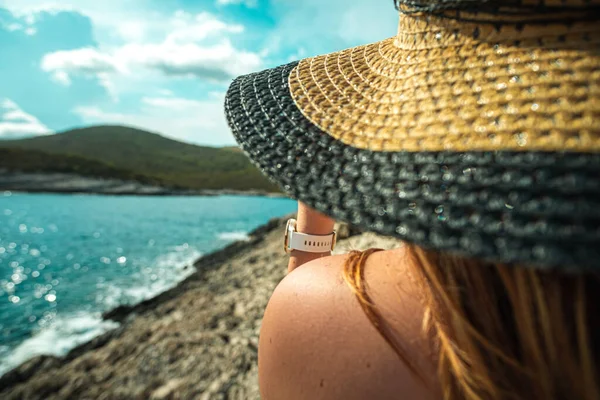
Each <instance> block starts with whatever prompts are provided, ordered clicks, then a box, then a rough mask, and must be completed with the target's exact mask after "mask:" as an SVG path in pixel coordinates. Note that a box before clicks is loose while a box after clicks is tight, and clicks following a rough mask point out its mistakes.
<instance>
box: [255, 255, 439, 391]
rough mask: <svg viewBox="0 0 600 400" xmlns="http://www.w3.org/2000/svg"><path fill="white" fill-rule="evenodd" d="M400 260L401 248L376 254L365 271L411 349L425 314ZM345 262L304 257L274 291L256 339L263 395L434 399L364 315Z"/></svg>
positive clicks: (378, 302)
mask: <svg viewBox="0 0 600 400" xmlns="http://www.w3.org/2000/svg"><path fill="white" fill-rule="evenodd" d="M402 259H403V255H402V250H394V251H386V252H381V253H375V254H374V255H373V256H372V257H371V258H370V259H369V261H368V262H367V266H366V275H367V282H368V283H369V285H370V287H371V288H372V292H373V296H374V300H375V303H376V305H377V306H378V307H381V311H382V312H383V313H384V316H386V320H387V319H388V317H389V320H390V323H391V324H392V326H393V327H394V328H396V329H395V330H396V331H398V332H400V333H399V335H400V337H399V340H400V341H404V342H406V343H407V346H408V348H409V349H410V348H415V347H418V344H415V343H419V338H417V337H416V336H419V334H420V329H419V326H420V321H421V317H422V313H421V312H420V311H419V309H418V302H417V301H415V300H414V296H412V295H411V293H410V285H409V286H408V287H405V288H403V286H406V282H404V277H403V272H402V271H403V268H402V265H401V263H402ZM345 261H346V256H333V257H327V258H322V259H319V260H316V261H313V262H311V263H308V264H305V265H303V266H302V267H300V268H298V269H296V270H295V271H294V272H292V273H291V274H289V275H288V276H287V277H286V278H285V279H284V280H283V281H282V282H281V283H280V285H279V286H278V287H277V289H276V290H275V292H274V294H273V296H272V298H271V300H270V302H269V305H268V307H267V310H266V312H265V316H264V320H263V326H262V330H261V338H260V346H259V369H260V384H261V392H262V396H263V398H264V399H266V400H270V399H290V400H293V399H346V400H352V399H371V398H377V399H392V398H393V399H398V398H410V399H412V398H420V399H426V398H430V397H431V395H430V389H428V388H426V387H425V385H424V384H423V383H422V382H421V381H419V380H418V379H417V378H416V377H415V376H414V375H413V374H412V373H411V372H410V370H409V368H408V367H407V366H406V365H405V364H404V363H403V362H402V361H400V359H399V357H398V355H397V354H396V353H395V352H393V351H392V349H391V348H390V347H389V345H388V344H387V343H386V341H385V340H384V339H383V338H382V337H381V336H380V335H379V333H378V332H377V330H376V329H375V327H374V326H373V325H372V324H371V322H370V321H369V320H368V318H367V317H366V316H365V314H364V312H363V310H362V309H361V307H360V305H359V303H358V302H357V300H356V299H355V297H354V294H353V293H352V291H351V290H350V288H349V287H348V286H347V284H346V283H345V282H344V280H343V266H344V263H345ZM398 328H400V329H398ZM419 351H420V349H416V348H415V354H418V353H419Z"/></svg>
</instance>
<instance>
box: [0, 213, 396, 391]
mask: <svg viewBox="0 0 600 400" xmlns="http://www.w3.org/2000/svg"><path fill="white" fill-rule="evenodd" d="M286 220H287V218H278V219H273V220H271V221H269V222H268V223H267V224H265V225H263V226H261V227H259V228H257V229H256V230H254V231H253V232H251V233H250V234H249V239H248V240H247V241H239V242H234V243H232V244H230V245H228V246H226V247H225V248H223V249H221V250H218V251H215V252H213V253H210V254H208V255H205V256H203V257H201V258H200V259H199V260H197V261H196V262H195V263H194V267H195V268H196V271H195V272H194V273H193V274H192V275H191V276H189V277H188V278H186V279H185V280H183V281H182V282H180V283H179V284H178V285H177V286H175V287H174V288H172V289H170V290H167V291H166V292H163V293H162V294H159V295H157V296H155V297H154V298H151V299H149V300H146V301H143V302H141V303H139V304H137V305H134V306H120V307H117V308H115V309H113V310H111V311H109V312H107V313H105V314H104V319H106V320H112V321H116V322H118V323H120V326H119V327H118V328H116V329H114V330H112V331H109V332H107V333H105V334H103V335H101V336H99V337H96V338H95V339H92V340H91V341H89V342H88V343H85V344H82V345H80V346H78V347H76V348H74V349H73V350H71V351H70V352H69V353H68V354H67V355H66V356H64V357H61V358H58V357H53V356H38V357H35V358H33V359H31V360H29V361H27V362H25V363H24V364H22V365H20V366H19V367H17V368H15V369H13V370H11V371H9V372H7V373H6V374H5V375H3V376H2V377H0V398H3V399H20V398H28V399H70V398H110V399H120V398H123V399H125V398H127V399H129V398H152V399H168V398H199V399H211V398H233V399H254V398H259V392H258V380H257V373H258V370H257V347H258V333H259V330H260V323H261V321H262V313H263V311H264V308H265V307H266V304H267V302H268V299H269V297H270V295H271V293H272V291H273V290H274V288H275V287H276V285H277V284H278V283H279V281H280V280H281V279H282V278H283V277H284V275H285V271H286V266H287V256H286V255H285V254H283V252H282V251H281V231H282V230H283V229H284V226H285V221H286ZM338 231H339V232H340V237H341V238H342V240H341V241H340V243H339V247H338V250H337V251H336V252H338V253H339V252H344V251H347V250H348V249H361V248H369V247H382V248H391V247H395V246H397V245H398V241H396V240H395V239H390V238H382V237H379V236H377V235H374V234H371V233H360V232H357V231H355V230H353V229H351V228H349V227H348V226H341V227H339V228H338ZM344 238H346V239H344Z"/></svg>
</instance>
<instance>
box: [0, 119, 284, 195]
mask: <svg viewBox="0 0 600 400" xmlns="http://www.w3.org/2000/svg"><path fill="white" fill-rule="evenodd" d="M2 149H4V150H2ZM8 149H11V151H10V152H9V151H8ZM0 151H2V152H0V168H9V169H18V170H23V171H42V172H44V171H48V172H77V173H80V174H82V175H86V176H100V177H111V178H119V179H134V180H137V181H141V182H144V183H160V184H163V185H167V186H173V187H178V188H186V189H234V190H251V189H257V190H265V191H271V192H273V191H278V189H277V187H276V186H275V185H273V184H272V183H270V182H269V181H268V180H267V179H266V178H265V177H264V176H263V175H262V174H261V173H260V171H258V169H256V168H255V167H254V166H253V165H252V164H251V163H250V162H249V160H248V158H247V157H246V156H245V155H244V154H243V153H242V152H241V151H239V150H238V149H235V148H231V147H227V148H214V147H202V146H194V145H191V144H186V143H181V142H177V141H175V140H171V139H167V138H165V137H163V136H160V135H158V134H155V133H150V132H146V131H142V130H139V129H134V128H127V127H121V126H98V127H91V128H83V129H75V130H71V131H67V132H64V133H59V134H56V135H49V136H42V137H36V138H31V139H22V140H10V141H0Z"/></svg>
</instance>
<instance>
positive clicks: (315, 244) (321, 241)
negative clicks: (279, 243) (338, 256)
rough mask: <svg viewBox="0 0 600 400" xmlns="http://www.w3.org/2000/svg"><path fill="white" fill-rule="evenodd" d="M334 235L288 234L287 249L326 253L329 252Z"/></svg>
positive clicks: (292, 232)
mask: <svg viewBox="0 0 600 400" xmlns="http://www.w3.org/2000/svg"><path fill="white" fill-rule="evenodd" d="M334 236H335V234H334V233H331V234H329V235H309V234H307V233H300V232H294V231H291V232H289V245H288V246H289V249H290V250H300V251H306V252H308V253H327V252H328V251H331V248H332V244H333V239H334Z"/></svg>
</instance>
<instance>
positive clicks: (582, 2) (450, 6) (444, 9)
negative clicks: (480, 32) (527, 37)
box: [394, 0, 600, 25]
mask: <svg viewBox="0 0 600 400" xmlns="http://www.w3.org/2000/svg"><path fill="white" fill-rule="evenodd" d="M394 4H395V6H396V9H397V10H398V11H400V13H401V14H404V15H415V14H416V15H435V16H442V17H444V18H446V19H452V20H458V21H469V22H478V23H493V24H496V25H498V24H524V23H527V24H531V23H535V24H547V23H557V22H559V23H571V22H577V21H584V20H587V21H589V20H600V0H394Z"/></svg>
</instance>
